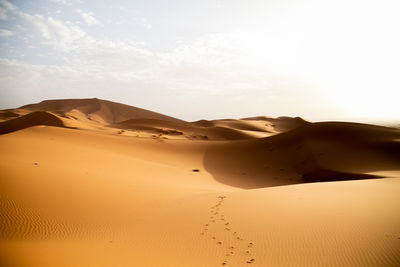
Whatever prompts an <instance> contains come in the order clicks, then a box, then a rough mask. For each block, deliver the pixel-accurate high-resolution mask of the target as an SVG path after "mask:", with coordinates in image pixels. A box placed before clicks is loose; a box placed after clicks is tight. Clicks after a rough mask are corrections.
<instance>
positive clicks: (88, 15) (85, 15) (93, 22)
mask: <svg viewBox="0 0 400 267" xmlns="http://www.w3.org/2000/svg"><path fill="white" fill-rule="evenodd" d="M76 12H78V13H79V14H81V16H82V18H83V20H84V21H85V22H86V23H87V24H88V25H101V22H100V21H99V20H97V19H96V18H95V17H94V16H93V12H87V13H86V12H83V11H82V10H80V9H77V10H76Z"/></svg>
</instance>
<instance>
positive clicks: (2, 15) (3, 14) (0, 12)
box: [0, 7, 8, 20]
mask: <svg viewBox="0 0 400 267" xmlns="http://www.w3.org/2000/svg"><path fill="white" fill-rule="evenodd" d="M7 18H8V15H7V9H5V8H3V7H0V19H1V20H5V19H7Z"/></svg>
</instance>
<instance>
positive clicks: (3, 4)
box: [0, 0, 17, 20]
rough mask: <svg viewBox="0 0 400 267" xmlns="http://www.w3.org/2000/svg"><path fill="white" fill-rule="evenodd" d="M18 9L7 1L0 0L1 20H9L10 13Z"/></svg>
mask: <svg viewBox="0 0 400 267" xmlns="http://www.w3.org/2000/svg"><path fill="white" fill-rule="evenodd" d="M16 9H17V7H16V6H14V5H13V4H11V3H10V2H8V1H6V0H0V19H1V20H5V19H8V12H10V11H14V10H16Z"/></svg>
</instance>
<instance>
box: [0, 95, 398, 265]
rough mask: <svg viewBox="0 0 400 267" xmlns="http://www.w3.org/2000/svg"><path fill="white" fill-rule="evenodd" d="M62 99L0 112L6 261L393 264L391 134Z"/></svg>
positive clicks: (394, 148) (1, 249) (1, 235)
mask: <svg viewBox="0 0 400 267" xmlns="http://www.w3.org/2000/svg"><path fill="white" fill-rule="evenodd" d="M63 101H64V102H65V103H64V104H63ZM63 101H61V100H58V101H47V102H46V101H45V102H42V103H53V102H56V103H57V105H55V104H51V105H48V104H46V105H44V107H42V109H39V108H38V107H37V108H32V106H29V105H28V106H25V107H23V108H21V109H16V110H7V111H3V112H2V113H1V114H2V118H3V119H4V121H3V122H2V123H0V129H6V131H5V132H4V130H3V132H2V133H3V134H2V135H0V149H1V151H2V153H1V154H0V155H1V158H0V214H1V216H0V219H1V221H0V225H1V231H0V265H1V266H399V265H400V231H399V229H400V149H399V142H400V132H399V130H397V129H392V128H385V127H379V126H372V125H364V124H353V123H339V122H332V123H308V122H305V121H303V120H301V119H299V118H293V119H292V118H279V119H272V118H267V117H256V118H249V119H241V120H216V121H198V122H193V123H188V122H184V121H181V120H178V119H174V118H171V117H167V116H165V118H167V119H163V118H162V117H160V116H163V115H161V114H157V113H151V112H149V113H145V114H144V115H140V116H144V117H135V114H136V113H134V111H135V109H136V108H133V107H126V110H129V112H130V111H132V112H133V113H132V114H133V115H132V114H131V115H129V114H128V113H129V112H128V111H127V112H126V114H127V115H126V116H125V115H120V114H119V111H118V110H114V109H113V108H112V107H119V105H120V104H117V103H112V102H108V101H104V102H103V100H97V99H95V100H93V99H90V100H66V101H65V100H63ZM96 102H99V103H102V104H104V103H105V104H104V106H107V105H108V103H112V104H110V105H109V106H107V108H104V106H102V104H100V106H101V107H100V109H97V108H96V105H97V104H96ZM82 103H84V105H83V104H82ZM93 103H94V104H93ZM39 105H40V104H39ZM52 105H55V106H52ZM82 105H83V106H85V105H86V108H80V107H82ZM71 107H72V108H71ZM131 108H132V109H131ZM78 109H79V110H78ZM57 110H58V111H57ZM104 110H107V111H106V112H105V113H104V114H103V113H102V112H103V111H104ZM30 112H34V113H30ZM29 113H30V114H29ZM7 114H8V115H7ZM72 114H74V115H72ZM110 114H114V115H113V116H109V115H110ZM153 114H156V115H155V116H153ZM29 116H32V119H29V118H31V117H29ZM72 116H73V117H72ZM129 116H132V118H129ZM33 118H35V119H33ZM116 118H118V119H116ZM32 122H34V123H32ZM55 122H57V123H56V124H54V123H55ZM116 125H118V127H117V126H116ZM121 125H126V129H121V128H122V127H119V126H121ZM145 127H149V128H151V129H143V128H145ZM191 127H192V128H191ZM218 127H221V128H223V129H228V131H225V130H222V131H219V128H218ZM263 127H264V128H263ZM139 128H140V129H139ZM197 128H199V129H197ZM155 129H162V130H164V132H158V133H156V132H155ZM193 129H194V130H193ZM216 129H217V130H218V131H217V130H216ZM229 129H231V130H232V131H229ZM121 130H124V131H122V132H121ZM168 131H170V132H168ZM173 131H180V132H181V134H178V133H177V132H173ZM224 131H225V132H224ZM267 131H268V132H267ZM216 132H217V133H216ZM256 132H265V133H266V135H267V136H268V137H265V138H258V137H259V136H260V135H257V134H255V133H256ZM160 133H161V135H160ZM224 133H225V134H226V136H225V135H224ZM232 133H239V134H243V135H242V136H240V138H232ZM201 135H205V136H208V139H205V138H201V137H200V136H201ZM194 136H196V137H194ZM261 136H262V135H261ZM232 139H235V140H232ZM236 139H240V140H236ZM371 178H373V179H371ZM326 181H329V182H326Z"/></svg>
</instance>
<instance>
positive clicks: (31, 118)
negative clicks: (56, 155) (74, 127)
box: [0, 111, 64, 134]
mask: <svg viewBox="0 0 400 267" xmlns="http://www.w3.org/2000/svg"><path fill="white" fill-rule="evenodd" d="M11 117H12V118H14V117H15V115H14V113H12V115H11ZM37 125H46V126H57V127H63V126H64V124H63V122H62V121H61V120H60V119H59V118H58V117H57V116H55V115H53V114H51V113H48V112H44V111H35V112H32V113H29V114H27V115H24V116H21V117H17V118H15V119H10V120H8V121H4V122H1V123H0V134H5V133H10V132H14V131H18V130H21V129H25V128H28V127H32V126H37Z"/></svg>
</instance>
